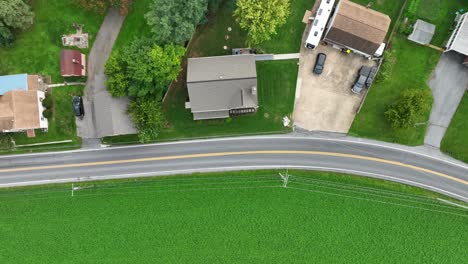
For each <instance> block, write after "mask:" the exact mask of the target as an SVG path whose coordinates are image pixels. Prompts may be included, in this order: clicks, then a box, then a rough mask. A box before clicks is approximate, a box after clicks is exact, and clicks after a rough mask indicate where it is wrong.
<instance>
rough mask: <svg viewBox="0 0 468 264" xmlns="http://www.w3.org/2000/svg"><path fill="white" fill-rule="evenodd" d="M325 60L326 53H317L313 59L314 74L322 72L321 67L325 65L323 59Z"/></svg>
mask: <svg viewBox="0 0 468 264" xmlns="http://www.w3.org/2000/svg"><path fill="white" fill-rule="evenodd" d="M326 60H327V55H325V54H324V53H319V54H318V55H317V59H316V60H315V66H314V70H313V72H314V73H315V74H321V73H322V72H323V68H324V67H325V61H326Z"/></svg>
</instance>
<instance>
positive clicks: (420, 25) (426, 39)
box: [408, 19, 436, 45]
mask: <svg viewBox="0 0 468 264" xmlns="http://www.w3.org/2000/svg"><path fill="white" fill-rule="evenodd" d="M435 29H436V26H435V25H433V24H431V23H428V22H426V21H423V20H421V19H418V20H417V21H416V23H415V24H414V26H413V32H412V33H411V34H410V35H409V36H408V39H409V40H411V41H413V42H416V43H419V44H421V45H428V44H429V43H431V40H432V37H433V36H434V33H435Z"/></svg>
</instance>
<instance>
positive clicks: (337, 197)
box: [0, 171, 468, 263]
mask: <svg viewBox="0 0 468 264" xmlns="http://www.w3.org/2000/svg"><path fill="white" fill-rule="evenodd" d="M289 173H290V175H291V176H290V177H289V183H288V186H287V188H282V180H281V177H280V176H279V175H278V171H255V172H230V173H222V174H220V173H217V174H203V175H194V176H184V177H162V178H145V179H128V180H120V181H107V182H94V183H80V184H75V185H74V186H75V187H77V186H78V187H80V188H81V189H79V190H75V191H74V196H73V197H72V196H71V184H63V185H49V186H40V187H27V188H15V189H2V190H0V211H1V212H2V214H1V216H0V219H1V220H0V237H1V238H2V239H1V240H0V241H1V242H0V243H1V246H0V248H1V254H0V263H464V262H465V261H466V260H467V259H468V251H467V250H466V245H467V241H468V211H467V210H465V209H462V208H456V207H452V206H450V205H446V204H442V203H440V202H438V201H437V200H436V199H435V198H437V197H440V196H439V195H437V194H434V193H430V192H428V191H424V190H421V189H417V188H413V187H408V186H403V185H399V184H396V183H391V182H385V181H380V180H373V179H368V178H364V177H355V176H346V175H335V174H332V173H318V172H317V173H314V172H302V171H293V172H291V171H290V172H289Z"/></svg>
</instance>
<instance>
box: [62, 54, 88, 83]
mask: <svg viewBox="0 0 468 264" xmlns="http://www.w3.org/2000/svg"><path fill="white" fill-rule="evenodd" d="M60 73H61V75H62V76H63V77H71V76H86V56H85V55H84V54H83V53H81V52H80V51H78V50H62V51H61V52H60Z"/></svg>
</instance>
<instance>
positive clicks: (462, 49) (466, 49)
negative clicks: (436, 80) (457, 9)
mask: <svg viewBox="0 0 468 264" xmlns="http://www.w3.org/2000/svg"><path fill="white" fill-rule="evenodd" d="M458 19H459V21H458V24H457V26H456V28H455V30H454V31H453V33H452V36H451V37H450V40H449V42H448V47H447V51H449V50H454V51H456V52H458V53H461V54H464V55H467V56H468V13H465V14H463V15H461V16H460V17H459V18H458Z"/></svg>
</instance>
